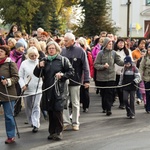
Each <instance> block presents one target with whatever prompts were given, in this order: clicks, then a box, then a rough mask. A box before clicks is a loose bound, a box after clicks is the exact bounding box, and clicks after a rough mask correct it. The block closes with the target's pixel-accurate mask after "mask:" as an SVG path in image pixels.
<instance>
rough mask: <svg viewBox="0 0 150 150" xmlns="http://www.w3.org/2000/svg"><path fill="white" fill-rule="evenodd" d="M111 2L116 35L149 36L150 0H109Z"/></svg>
mask: <svg viewBox="0 0 150 150" xmlns="http://www.w3.org/2000/svg"><path fill="white" fill-rule="evenodd" d="M111 3H112V14H111V16H112V21H113V25H114V26H115V27H116V28H117V30H118V31H117V33H116V34H117V35H118V36H122V37H127V35H129V36H130V37H146V38H150V0H111ZM128 16H129V17H128Z"/></svg>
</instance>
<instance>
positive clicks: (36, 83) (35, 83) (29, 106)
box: [19, 46, 42, 133]
mask: <svg viewBox="0 0 150 150" xmlns="http://www.w3.org/2000/svg"><path fill="white" fill-rule="evenodd" d="M26 57H27V59H26V60H24V61H23V62H22V64H21V66H20V69H19V77H20V79H19V84H20V87H21V88H22V90H23V91H25V92H24V94H25V95H29V96H27V97H25V98H24V104H25V112H26V116H27V121H28V124H30V125H31V126H33V130H32V132H33V133H35V132H38V128H39V127H40V101H41V97H42V94H41V92H42V79H41V78H37V77H35V76H34V74H33V70H34V68H35V66H36V65H37V64H38V63H39V60H38V57H39V53H38V50H37V49H36V47H34V46H32V47H30V48H29V49H28V50H27V55H26ZM29 66H30V67H29ZM28 76H30V77H31V78H32V79H31V81H30V83H29V84H28V86H27V85H26V84H27V82H28V81H27V80H28V79H27V77H28ZM34 94H35V95H34Z"/></svg>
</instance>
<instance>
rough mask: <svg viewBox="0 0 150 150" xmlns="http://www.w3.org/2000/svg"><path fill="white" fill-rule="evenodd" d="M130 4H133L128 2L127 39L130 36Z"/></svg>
mask: <svg viewBox="0 0 150 150" xmlns="http://www.w3.org/2000/svg"><path fill="white" fill-rule="evenodd" d="M130 4H131V1H130V0H128V2H127V37H129V35H130V25H129V24H130Z"/></svg>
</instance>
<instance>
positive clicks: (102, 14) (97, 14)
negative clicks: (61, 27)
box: [76, 0, 115, 36]
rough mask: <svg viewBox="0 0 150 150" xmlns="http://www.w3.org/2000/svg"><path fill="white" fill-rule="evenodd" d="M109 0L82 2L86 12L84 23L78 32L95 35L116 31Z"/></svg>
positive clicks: (87, 0)
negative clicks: (111, 18)
mask: <svg viewBox="0 0 150 150" xmlns="http://www.w3.org/2000/svg"><path fill="white" fill-rule="evenodd" d="M106 1H107V0H94V1H92V0H83V1H82V2H80V6H81V7H82V13H83V14H84V20H82V23H83V25H82V26H81V27H79V29H78V30H77V32H76V33H77V34H80V35H89V36H93V35H96V34H98V35H99V33H100V32H101V31H104V30H105V31H108V32H112V33H114V32H115V28H114V27H113V26H112V22H111V20H110V17H109V15H110V14H109V11H110V8H111V7H110V5H109V4H108V3H107V2H106Z"/></svg>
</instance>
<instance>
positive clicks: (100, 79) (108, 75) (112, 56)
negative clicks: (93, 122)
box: [94, 37, 124, 116]
mask: <svg viewBox="0 0 150 150" xmlns="http://www.w3.org/2000/svg"><path fill="white" fill-rule="evenodd" d="M112 47H113V43H112V41H111V39H110V38H108V37H107V38H105V39H104V42H103V50H101V51H100V52H99V53H98V55H97V57H96V60H95V62H94V67H95V69H96V70H97V72H96V80H97V85H98V86H100V87H110V88H102V89H101V90H100V94H101V97H102V108H103V112H104V113H105V112H106V115H107V116H110V115H111V114H112V112H111V106H112V104H113V99H114V88H111V87H112V86H114V85H115V80H116V73H115V64H117V65H119V66H123V65H124V62H123V61H122V60H121V57H120V56H119V55H118V54H117V53H116V52H115V51H114V50H113V49H112Z"/></svg>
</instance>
